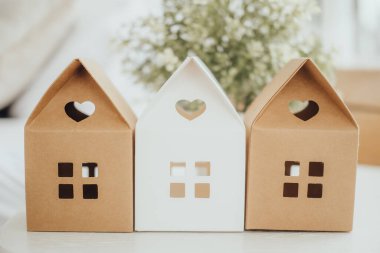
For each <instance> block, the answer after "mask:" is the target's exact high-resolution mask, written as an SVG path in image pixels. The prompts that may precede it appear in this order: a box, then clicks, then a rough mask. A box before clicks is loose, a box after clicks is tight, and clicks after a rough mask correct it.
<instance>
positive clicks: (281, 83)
mask: <svg viewBox="0 0 380 253" xmlns="http://www.w3.org/2000/svg"><path fill="white" fill-rule="evenodd" d="M245 124H246V128H247V132H248V140H247V141H248V142H247V149H248V150H247V156H248V159H247V163H248V166H247V196H246V224H245V226H246V229H269V230H313V231H349V230H351V229H352V220H353V209H354V194H355V177H356V163H357V152H358V127H357V125H356V123H355V120H354V119H353V117H352V116H351V114H350V112H349V110H348V109H347V107H346V105H345V104H344V103H343V101H342V100H341V99H340V97H339V96H338V95H337V93H336V92H335V90H334V89H333V88H332V87H331V85H330V84H329V82H328V81H327V80H326V79H325V77H324V76H323V75H322V74H321V72H320V71H319V70H318V68H317V67H316V66H315V64H314V63H313V62H312V61H311V60H310V59H296V60H292V61H290V62H289V63H288V64H287V65H286V66H285V67H284V68H283V69H282V70H281V71H280V72H279V73H278V74H277V75H276V76H275V77H274V79H273V81H272V82H271V83H270V84H269V85H268V86H267V87H265V88H264V90H263V92H262V94H260V96H259V97H258V98H257V99H256V100H255V101H254V102H253V103H252V105H251V106H250V107H249V108H248V111H247V113H246V115H245Z"/></svg>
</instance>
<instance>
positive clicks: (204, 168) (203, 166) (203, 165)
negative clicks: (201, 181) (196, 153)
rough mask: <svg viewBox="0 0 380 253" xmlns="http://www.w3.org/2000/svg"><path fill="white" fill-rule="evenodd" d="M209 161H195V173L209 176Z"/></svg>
mask: <svg viewBox="0 0 380 253" xmlns="http://www.w3.org/2000/svg"><path fill="white" fill-rule="evenodd" d="M210 167H211V166H210V162H195V174H196V175H197V176H201V177H202V176H210Z"/></svg>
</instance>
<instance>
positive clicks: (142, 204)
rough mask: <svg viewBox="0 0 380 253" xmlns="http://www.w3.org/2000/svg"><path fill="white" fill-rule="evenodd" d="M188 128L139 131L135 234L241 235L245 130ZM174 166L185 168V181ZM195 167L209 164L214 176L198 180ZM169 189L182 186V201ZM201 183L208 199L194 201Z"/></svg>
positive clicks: (189, 126) (137, 136)
mask: <svg viewBox="0 0 380 253" xmlns="http://www.w3.org/2000/svg"><path fill="white" fill-rule="evenodd" d="M199 120H201V119H200V118H199ZM186 123H187V127H183V128H175V127H173V128H166V129H165V128H164V129H161V128H158V129H156V128H155V127H154V126H151V127H149V128H148V127H139V126H138V127H137V129H136V179H135V180H136V189H135V196H136V202H135V203H136V214H135V216H136V221H135V222H136V230H137V231H147V230H148V231H160V230H161V231H241V230H243V227H244V192H245V132H244V129H243V128H240V127H239V128H237V129H236V128H235V129H234V128H232V129H231V130H228V129H225V128H224V127H222V126H221V127H220V128H219V129H218V128H201V125H200V128H199V127H194V126H192V125H191V124H192V123H189V122H186ZM194 123H195V124H196V125H197V123H196V122H194ZM200 129H202V131H199V130H200ZM171 162H176V163H178V162H184V163H186V166H185V167H184V168H183V171H184V175H183V176H171V169H170V163H171ZM195 162H209V163H210V175H209V176H197V173H196V169H195ZM171 183H184V186H185V193H184V196H183V197H180V198H173V197H171V195H170V187H171V186H170V185H171ZM197 183H207V184H209V186H210V195H209V197H208V198H197V197H196V191H195V184H197Z"/></svg>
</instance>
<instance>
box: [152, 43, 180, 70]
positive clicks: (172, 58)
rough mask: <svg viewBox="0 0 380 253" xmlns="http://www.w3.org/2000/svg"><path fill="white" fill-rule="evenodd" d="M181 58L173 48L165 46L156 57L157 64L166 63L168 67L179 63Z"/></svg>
mask: <svg viewBox="0 0 380 253" xmlns="http://www.w3.org/2000/svg"><path fill="white" fill-rule="evenodd" d="M178 61H179V59H178V57H177V56H176V55H175V54H174V52H173V50H172V49H171V48H165V49H164V51H163V52H161V53H158V54H157V56H156V57H155V64H156V65H157V66H158V67H162V66H165V65H166V68H168V66H169V65H170V66H169V68H171V67H172V65H173V66H175V65H176V64H177V63H178ZM168 71H169V70H168Z"/></svg>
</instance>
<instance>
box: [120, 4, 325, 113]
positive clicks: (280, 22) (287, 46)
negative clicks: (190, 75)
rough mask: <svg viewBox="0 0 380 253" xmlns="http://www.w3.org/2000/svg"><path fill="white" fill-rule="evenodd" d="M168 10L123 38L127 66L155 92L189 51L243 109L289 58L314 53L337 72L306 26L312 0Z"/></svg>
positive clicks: (140, 23) (183, 6)
mask: <svg viewBox="0 0 380 253" xmlns="http://www.w3.org/2000/svg"><path fill="white" fill-rule="evenodd" d="M163 6H164V8H163V15H162V16H159V17H146V18H144V19H141V20H138V21H137V22H135V23H134V24H133V25H132V26H127V27H124V28H125V33H124V35H120V38H118V39H119V42H120V45H121V48H122V50H123V53H124V54H123V55H124V61H123V63H124V65H125V68H126V70H128V71H129V72H132V73H133V74H134V75H135V76H136V77H137V79H138V81H139V82H141V83H143V84H145V85H147V86H149V87H152V88H154V89H158V88H159V87H160V86H161V85H162V84H163V82H164V81H165V80H166V79H167V78H168V77H169V76H170V75H171V73H172V72H173V71H174V70H175V69H176V68H177V67H178V66H179V65H180V63H181V62H182V61H183V60H184V59H185V58H186V57H187V56H188V55H197V56H199V57H200V58H201V59H202V60H203V61H204V62H205V63H206V65H207V66H208V67H209V68H210V69H211V71H212V72H213V73H214V75H215V76H216V78H217V79H218V80H219V81H220V83H221V85H222V87H223V88H224V90H225V91H226V92H227V94H228V96H229V97H230V99H231V100H232V101H233V103H234V104H235V106H236V108H237V109H238V110H239V111H245V109H246V108H247V106H248V105H249V104H250V103H251V102H252V100H253V99H254V98H255V97H256V96H257V95H258V94H259V93H260V91H261V90H262V88H263V87H264V86H265V85H266V84H267V83H268V82H269V81H270V80H271V78H272V77H273V75H274V74H275V73H276V72H277V71H278V70H279V69H280V68H281V67H282V66H283V65H284V64H285V63H286V62H288V61H289V60H290V59H292V58H295V57H300V56H309V57H311V58H313V60H314V61H315V62H316V63H317V64H318V65H319V67H320V68H321V69H322V71H324V73H325V74H327V76H328V77H330V78H331V77H332V65H331V56H330V54H329V53H326V52H324V51H323V48H322V45H321V43H320V41H319V40H318V39H317V38H315V37H310V36H305V35H304V34H303V33H302V27H303V26H304V25H305V23H306V22H307V21H308V20H310V19H311V16H312V15H313V14H314V13H316V12H317V11H318V6H317V5H316V2H315V0H281V1H279V0H192V1H189V0H187V1H186V0H164V2H163Z"/></svg>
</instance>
